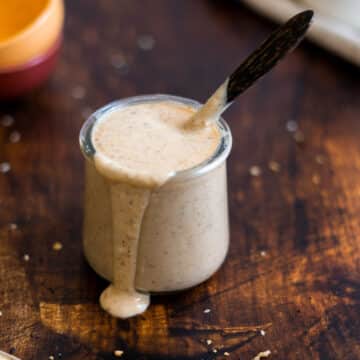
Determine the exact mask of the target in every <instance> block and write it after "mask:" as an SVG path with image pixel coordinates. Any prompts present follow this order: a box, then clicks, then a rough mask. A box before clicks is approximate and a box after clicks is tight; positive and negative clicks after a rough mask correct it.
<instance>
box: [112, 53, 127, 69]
mask: <svg viewBox="0 0 360 360" xmlns="http://www.w3.org/2000/svg"><path fill="white" fill-rule="evenodd" d="M110 61H111V65H112V66H113V67H114V68H115V69H123V68H125V67H127V66H128V63H127V61H126V58H125V56H124V55H123V54H114V55H112V56H111V59H110Z"/></svg>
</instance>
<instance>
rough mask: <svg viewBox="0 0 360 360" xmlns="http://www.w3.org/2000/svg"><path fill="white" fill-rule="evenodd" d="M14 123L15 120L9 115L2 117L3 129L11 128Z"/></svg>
mask: <svg viewBox="0 0 360 360" xmlns="http://www.w3.org/2000/svg"><path fill="white" fill-rule="evenodd" d="M14 122H15V119H14V118H13V117H12V116H11V115H4V116H3V117H2V118H1V125H2V126H4V127H9V126H12V125H13V124H14Z"/></svg>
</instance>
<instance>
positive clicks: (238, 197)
mask: <svg viewBox="0 0 360 360" xmlns="http://www.w3.org/2000/svg"><path fill="white" fill-rule="evenodd" d="M235 198H236V200H237V201H239V202H242V201H244V199H245V194H244V193H243V192H242V191H239V192H237V193H236V194H235Z"/></svg>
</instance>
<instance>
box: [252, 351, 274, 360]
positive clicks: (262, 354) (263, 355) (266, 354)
mask: <svg viewBox="0 0 360 360" xmlns="http://www.w3.org/2000/svg"><path fill="white" fill-rule="evenodd" d="M270 355H271V351H270V350H266V351H262V352H260V353H258V354H257V355H256V356H255V357H254V358H253V360H260V359H262V358H267V357H269V356H270Z"/></svg>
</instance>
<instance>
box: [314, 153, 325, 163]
mask: <svg viewBox="0 0 360 360" xmlns="http://www.w3.org/2000/svg"><path fill="white" fill-rule="evenodd" d="M315 161H316V162H317V163H318V164H319V165H323V164H324V162H325V157H324V156H323V155H316V156H315Z"/></svg>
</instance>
